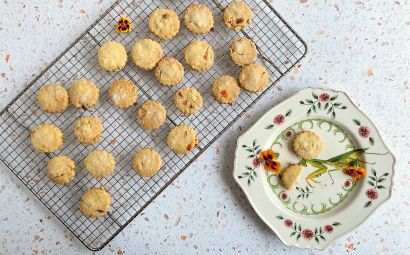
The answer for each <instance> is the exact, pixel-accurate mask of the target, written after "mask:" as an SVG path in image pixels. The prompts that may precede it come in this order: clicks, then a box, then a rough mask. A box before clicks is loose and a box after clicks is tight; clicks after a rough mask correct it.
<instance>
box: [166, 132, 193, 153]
mask: <svg viewBox="0 0 410 255" xmlns="http://www.w3.org/2000/svg"><path fill="white" fill-rule="evenodd" d="M167 144H168V146H169V147H170V148H171V149H172V150H173V151H174V152H175V153H178V154H187V153H189V152H190V151H192V149H193V148H194V147H195V146H197V145H198V137H197V135H196V132H195V130H194V129H192V128H191V127H190V126H187V125H179V126H176V127H174V128H173V129H172V130H171V131H170V132H169V134H168V137H167Z"/></svg>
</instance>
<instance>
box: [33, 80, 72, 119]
mask: <svg viewBox="0 0 410 255" xmlns="http://www.w3.org/2000/svg"><path fill="white" fill-rule="evenodd" d="M37 100H38V103H39V105H40V108H41V110H43V111H45V112H49V113H56V112H64V111H65V109H67V107H68V93H67V90H66V89H65V88H64V87H63V86H61V85H58V84H54V83H51V84H48V85H44V86H43V87H41V89H40V90H39V92H38V95H37Z"/></svg>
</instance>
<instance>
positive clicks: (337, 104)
mask: <svg viewBox="0 0 410 255" xmlns="http://www.w3.org/2000/svg"><path fill="white" fill-rule="evenodd" d="M341 105H342V103H339V102H338V103H334V104H333V106H335V107H338V106H341Z"/></svg>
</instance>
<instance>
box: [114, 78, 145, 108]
mask: <svg viewBox="0 0 410 255" xmlns="http://www.w3.org/2000/svg"><path fill="white" fill-rule="evenodd" d="M108 96H109V97H110V99H111V101H112V102H113V103H114V105H115V106H117V107H119V108H128V107H130V106H132V105H133V104H135V102H137V97H138V89H137V86H135V84H134V83H133V82H132V81H129V80H116V81H114V82H113V84H111V86H110V88H109V89H108Z"/></svg>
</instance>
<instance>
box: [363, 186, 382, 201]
mask: <svg viewBox="0 0 410 255" xmlns="http://www.w3.org/2000/svg"><path fill="white" fill-rule="evenodd" d="M366 196H367V197H368V198H369V199H370V200H376V199H377V198H378V197H379V193H378V192H377V190H376V189H373V188H370V189H368V190H367V191H366Z"/></svg>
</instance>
